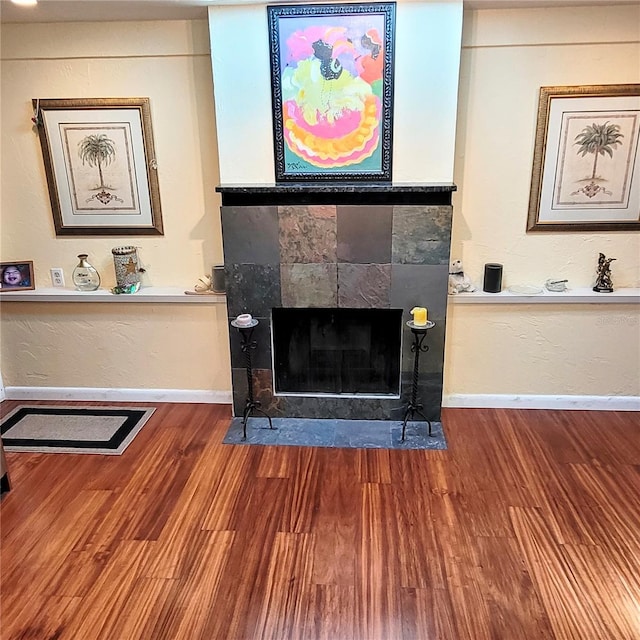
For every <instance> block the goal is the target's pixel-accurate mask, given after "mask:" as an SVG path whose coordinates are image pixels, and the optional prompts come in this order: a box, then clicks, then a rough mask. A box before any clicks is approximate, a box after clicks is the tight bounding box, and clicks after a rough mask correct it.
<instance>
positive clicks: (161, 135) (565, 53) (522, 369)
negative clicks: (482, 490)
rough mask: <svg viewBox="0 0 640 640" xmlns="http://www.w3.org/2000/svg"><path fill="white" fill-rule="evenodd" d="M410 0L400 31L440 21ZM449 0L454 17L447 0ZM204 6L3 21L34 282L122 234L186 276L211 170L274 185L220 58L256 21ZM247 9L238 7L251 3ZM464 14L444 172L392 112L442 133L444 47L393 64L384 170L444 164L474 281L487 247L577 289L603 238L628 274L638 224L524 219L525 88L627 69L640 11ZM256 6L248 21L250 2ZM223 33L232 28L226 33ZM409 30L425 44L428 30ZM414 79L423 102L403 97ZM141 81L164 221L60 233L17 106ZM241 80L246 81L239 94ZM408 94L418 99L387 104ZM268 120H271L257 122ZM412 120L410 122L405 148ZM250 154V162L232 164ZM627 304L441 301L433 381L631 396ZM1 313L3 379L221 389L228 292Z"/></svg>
mask: <svg viewBox="0 0 640 640" xmlns="http://www.w3.org/2000/svg"><path fill="white" fill-rule="evenodd" d="M414 4H415V6H414V5H412V6H411V7H409V6H408V4H405V3H401V4H400V5H399V7H398V25H399V26H398V33H399V34H400V38H399V40H400V39H401V36H402V33H403V32H401V31H400V25H401V24H402V22H401V21H402V20H404V23H405V26H407V23H409V26H410V27H411V28H413V30H414V31H415V32H417V33H420V27H424V29H426V30H427V31H428V30H429V29H433V30H436V31H439V29H440V28H441V27H439V28H436V26H437V24H438V22H437V20H436V22H435V23H434V22H432V21H431V19H430V18H428V15H427V14H425V15H424V16H423V18H421V19H420V20H418V14H420V15H422V14H421V12H422V11H424V12H426V11H427V10H428V8H429V7H432V8H433V7H437V6H438V3H433V4H432V3H414ZM434 10H435V9H434ZM442 10H443V11H447V10H448V9H447V7H446V6H444V7H443V8H442ZM450 10H451V11H452V14H453V15H452V17H451V20H452V23H451V24H455V21H456V20H459V13H457V12H458V11H459V3H454V5H453V6H452V8H451V9H450ZM213 11H214V15H213V18H214V19H213V21H212V26H211V32H210V33H209V30H208V28H207V25H206V23H204V22H170V23H154V22H149V23H125V24H110V23H100V24H99V25H97V24H96V25H87V24H49V25H2V33H1V37H2V39H1V46H2V62H1V65H2V66H1V69H0V71H1V80H0V81H1V86H0V88H1V90H2V93H1V96H0V99H1V107H2V112H1V121H0V125H1V131H0V133H1V138H2V148H1V151H0V162H1V163H2V174H1V182H0V188H1V194H0V204H1V207H0V225H1V236H2V240H1V242H2V244H1V245H0V249H1V252H0V253H1V258H2V260H11V259H21V260H22V259H33V260H34V262H35V266H36V279H37V282H38V283H44V284H46V283H47V279H48V270H49V268H50V267H51V266H62V267H64V269H65V275H66V276H67V280H69V278H70V271H71V269H72V268H73V266H74V264H75V260H76V258H75V256H76V255H77V253H79V252H80V251H87V252H88V253H89V254H90V256H91V257H92V258H93V260H94V263H95V264H96V266H97V267H98V268H99V269H100V270H101V272H102V274H103V276H105V279H106V282H105V284H106V285H109V284H111V283H112V282H113V274H112V273H111V271H110V270H111V268H112V266H111V265H112V261H111V254H110V250H111V247H113V246H115V245H116V244H123V243H125V242H126V243H127V244H128V243H129V242H131V241H133V243H135V244H137V245H138V246H141V247H142V249H141V256H142V258H143V259H144V260H145V263H146V265H147V266H148V267H149V279H150V281H151V282H152V283H153V284H157V285H167V286H169V285H175V286H184V287H185V288H191V286H192V285H193V282H194V281H195V278H197V277H198V276H199V275H201V273H203V272H204V271H205V270H206V269H208V267H209V266H210V265H211V264H214V263H217V262H220V260H221V258H222V247H221V237H220V227H219V204H220V202H219V198H218V197H217V196H216V194H215V186H216V185H217V184H219V183H220V182H227V183H234V182H235V183H240V182H272V181H273V169H272V146H271V138H270V136H271V134H270V131H271V122H270V114H269V109H270V94H269V89H268V87H267V88H266V89H265V86H264V84H263V86H262V89H261V91H262V92H263V95H262V98H261V102H260V104H261V105H262V106H261V107H260V109H259V112H258V114H257V117H258V118H259V120H258V121H259V122H261V123H262V124H261V125H260V127H259V129H260V130H259V131H256V130H255V129H254V130H253V132H252V134H251V136H250V137H247V138H246V139H243V138H242V136H243V133H244V131H245V126H250V125H251V122H252V121H251V120H247V119H246V118H240V119H239V121H238V122H237V123H236V124H233V121H232V119H233V116H234V113H233V111H234V109H235V108H236V107H235V105H234V103H233V101H232V102H229V103H228V102H227V100H226V98H224V95H222V94H221V91H222V88H223V87H224V85H225V83H227V87H228V86H229V84H230V83H231V82H232V81H233V79H234V78H235V79H237V81H238V82H244V78H243V76H242V73H243V67H240V68H239V69H238V68H236V71H235V74H231V75H229V74H227V76H228V77H227V76H225V73H226V72H227V71H230V67H229V65H231V66H233V63H234V62H235V61H236V60H239V61H240V62H243V60H242V58H241V56H242V55H243V53H242V50H243V47H244V46H245V45H246V44H247V43H250V42H252V40H251V39H250V38H245V37H244V35H245V34H246V33H247V32H246V30H245V26H250V25H251V24H253V27H252V29H255V28H257V22H251V21H248V22H247V25H245V24H244V22H243V19H242V17H243V16H244V15H245V13H244V12H245V9H240V8H235V9H234V8H227V9H224V8H220V9H215V10H213ZM257 11H258V10H257V9H256V8H255V7H247V8H246V12H247V13H248V14H252V13H254V12H257ZM261 11H262V9H260V12H261ZM218 12H220V13H218ZM410 12H414V13H410ZM220 15H222V16H228V17H229V19H230V20H232V19H233V20H236V23H237V24H238V26H239V27H240V31H239V32H240V33H242V34H243V37H242V45H239V44H237V42H236V44H234V46H233V47H232V48H231V49H230V50H229V54H228V56H226V57H225V56H223V53H222V51H221V49H220V48H219V47H218V46H217V44H216V46H214V49H215V51H214V60H213V65H214V66H213V68H214V72H215V73H216V87H215V88H216V97H215V100H216V107H217V112H216V111H214V100H213V88H214V87H213V84H212V78H211V60H210V58H209V55H208V49H209V38H210V37H214V38H215V40H216V42H217V41H218V36H217V35H216V29H218V27H219V22H218V18H219V16H220ZM409 15H411V16H413V17H412V19H411V20H407V18H408V16H409ZM464 18H465V24H464V31H463V38H464V44H463V49H462V57H461V79H460V92H459V101H458V110H457V117H458V129H457V135H456V141H455V170H452V167H453V157H452V156H451V155H449V154H453V149H454V146H453V145H452V147H451V151H448V149H444V150H443V149H441V148H438V147H436V146H435V145H434V144H428V141H426V140H425V139H424V130H423V129H422V128H421V126H420V125H417V126H413V128H411V127H409V126H408V125H407V123H408V122H413V120H414V119H416V120H417V121H418V122H419V116H420V114H421V113H422V112H424V111H425V110H427V109H430V108H432V107H431V105H432V104H435V101H437V100H440V101H441V104H440V105H439V107H438V109H441V110H442V111H447V113H443V114H441V116H442V119H440V117H439V116H435V115H431V116H430V117H429V118H427V120H428V124H429V126H430V127H431V128H430V129H429V130H430V131H431V132H432V133H433V134H434V135H435V134H436V133H437V130H439V129H441V128H442V129H443V131H444V132H445V133H443V137H446V138H447V139H450V138H451V133H450V131H451V130H452V127H453V123H452V121H453V119H454V117H453V115H452V113H451V112H455V107H453V106H451V105H452V104H455V98H453V93H452V91H453V89H452V88H451V83H449V82H447V83H446V85H445V91H444V93H443V94H440V93H439V84H438V82H436V79H435V78H436V75H437V73H438V70H439V69H440V68H443V69H447V68H448V69H450V70H451V72H452V73H453V69H454V68H455V67H456V65H455V63H454V62H451V59H450V63H447V64H445V65H444V66H443V67H441V66H440V65H442V64H443V60H442V59H441V57H440V56H438V55H437V54H435V53H434V54H432V55H431V54H430V55H429V56H428V59H423V60H422V61H421V63H420V64H417V63H416V64H415V65H414V66H412V67H407V69H406V70H403V69H400V68H397V72H396V78H397V83H398V84H397V85H396V91H397V93H396V100H395V105H396V113H395V136H396V142H397V145H398V146H397V147H396V149H395V156H394V170H396V171H398V172H402V175H401V176H400V175H397V174H395V172H394V179H395V180H396V181H399V180H400V181H420V182H422V181H439V180H441V181H448V180H450V179H451V174H452V175H453V181H454V182H456V183H457V185H458V187H459V191H458V193H457V194H456V195H455V197H454V234H453V243H452V250H453V254H454V255H455V256H460V257H462V258H463V259H464V262H465V265H466V267H467V271H469V272H470V273H471V274H472V276H473V277H474V278H475V279H476V280H478V279H479V277H480V274H481V270H482V265H483V264H484V262H487V261H494V260H497V261H501V262H503V263H504V264H505V282H506V284H513V283H519V282H524V281H532V282H540V281H542V280H544V279H545V278H546V277H548V276H549V275H552V274H553V275H555V274H562V275H563V276H564V277H568V278H569V279H570V283H571V284H572V285H574V286H580V285H583V286H586V285H587V284H589V282H590V281H591V280H592V278H593V276H594V266H595V263H594V256H595V254H596V252H598V251H604V252H605V253H607V255H611V256H615V257H617V258H618V260H617V261H616V262H615V263H614V270H613V275H614V281H615V283H616V284H617V285H619V286H625V285H626V286H638V285H639V284H640V271H639V270H640V259H639V257H638V256H639V253H640V251H639V245H638V241H639V235H638V234H631V233H602V234H595V233H579V234H567V233H562V234H559V233H552V234H527V233H525V228H526V216H527V205H528V194H529V183H530V176H531V164H532V158H533V137H534V134H535V121H536V106H537V96H538V89H539V87H540V86H541V85H552V84H558V85H572V84H596V83H623V82H624V83H627V82H639V81H640V69H639V66H640V45H639V42H640V35H639V29H640V27H639V24H640V15H639V14H638V7H620V6H609V7H601V8H588V7H583V8H572V9H534V10H510V11H506V10H505V11H479V12H467V13H465V16H464ZM225 19H226V17H225ZM252 20H254V21H256V20H258V17H257V14H256V15H253V16H252ZM265 20H266V18H265ZM423 23H424V24H423ZM229 24H230V23H229ZM452 28H453V27H452ZM265 29H266V24H265ZM253 32H254V33H255V31H253ZM223 37H224V34H220V38H223ZM261 37H263V38H265V40H264V43H263V44H262V45H259V44H256V47H258V48H260V51H261V54H260V55H258V56H257V58H252V59H251V60H250V62H252V64H255V65H257V68H259V69H260V74H261V77H262V78H263V80H264V78H268V64H267V61H266V57H267V56H266V46H267V42H266V31H265V32H264V33H262V36H261ZM415 37H417V36H415ZM452 38H453V36H452ZM227 39H228V40H229V39H231V40H233V34H232V35H231V36H230V37H228V38H227ZM459 39H460V36H459V34H458V35H457V36H456V37H455V38H453V40H454V41H453V42H452V43H450V47H451V49H452V48H453V47H454V46H455V47H458V45H459ZM236 41H237V38H236ZM407 44H408V41H407ZM419 44H420V45H421V46H422V47H427V48H428V47H430V46H432V41H431V40H430V39H429V40H427V39H425V40H424V41H422V42H421V43H419ZM247 46H248V45H247ZM399 46H400V44H399ZM417 48H418V49H420V47H417ZM451 49H448V51H451ZM405 51H408V49H405ZM254 53H256V52H254ZM403 55H404V54H403ZM403 55H400V53H399V59H398V60H397V65H400V64H402V65H404V64H405V62H403ZM416 55H421V54H420V53H416ZM238 56H240V58H238ZM223 62H224V63H225V64H223ZM244 62H248V61H246V60H244ZM410 63H411V61H408V62H407V64H410ZM221 66H222V70H220V67H221ZM236 67H237V65H236ZM225 68H226V71H225ZM422 68H424V69H425V74H426V75H424V76H423V74H422V73H421V69H422ZM409 69H413V72H410V71H409ZM219 71H220V72H221V74H222V75H221V76H220V83H221V84H220V85H218V72H219ZM425 77H427V78H429V82H426V81H424V78H425ZM431 80H433V82H431ZM452 82H453V81H452ZM409 86H412V87H413V90H414V91H416V95H419V96H420V100H419V101H415V102H412V101H411V100H410V99H409V104H406V100H407V98H406V91H405V89H406V88H407V87H409ZM265 91H266V100H267V102H264V99H265V95H264V92H265ZM139 95H142V96H149V97H150V98H151V105H152V117H153V125H154V135H155V143H156V149H157V152H158V158H159V163H160V164H159V177H160V191H161V198H162V207H163V217H164V222H165V236H163V237H161V238H106V239H105V238H78V239H75V238H63V239H58V238H56V237H55V234H54V230H53V222H52V219H51V211H50V206H49V202H48V193H47V186H46V178H45V175H44V170H43V168H42V157H41V152H40V148H39V146H38V140H37V136H36V134H35V133H34V131H33V129H32V126H31V122H30V117H31V113H30V109H31V107H30V104H31V98H32V97H34V96H41V97H50V98H51V97H75V96H77V97H99V96H112V97H115V96H139ZM253 95H254V92H253V90H251V89H250V88H245V89H244V90H243V94H242V95H241V96H239V99H240V101H242V100H246V98H247V97H253ZM439 95H441V96H443V97H442V98H439V97H438V96H439ZM452 100H453V102H452ZM447 105H449V106H447ZM238 108H240V107H238ZM434 108H435V107H434ZM403 110H408V111H409V112H410V113H413V115H412V116H411V117H409V116H407V115H402V117H400V116H399V113H400V114H402V113H403ZM449 110H450V112H449ZM265 113H266V114H267V115H266V116H265ZM216 117H217V119H218V124H219V126H218V130H219V136H220V138H221V139H220V149H221V150H220V157H221V159H222V161H223V165H224V167H223V169H222V170H221V172H219V171H218V158H217V154H216V146H217V143H218V141H217V139H216ZM260 118H261V119H262V120H260ZM265 118H266V121H265ZM229 119H231V121H229ZM434 122H435V129H436V131H434V130H433V126H434V125H433V123H434ZM221 123H224V126H221ZM405 125H407V127H406V128H405ZM234 127H235V129H234ZM264 132H267V134H268V135H267V136H266V137H262V138H260V137H259V136H260V135H261V133H264ZM421 133H422V136H420V134H421ZM414 135H415V136H418V137H417V138H416V141H417V142H416V143H415V145H413V146H412V145H411V139H412V136H414ZM223 136H224V137H223ZM256 136H258V138H256ZM418 141H419V142H418ZM442 144H444V143H443V142H442V140H440V139H439V141H438V145H439V146H442ZM247 149H250V150H251V153H250V154H248V153H247ZM402 149H404V150H405V151H401V150H402ZM441 152H442V153H443V154H444V155H443V156H442V158H443V164H442V165H439V164H438V160H439V158H440V153H441ZM256 154H257V155H256ZM254 163H255V168H253V165H254ZM245 165H246V168H247V169H246V170H247V171H248V172H249V173H248V174H245V173H244V172H242V171H240V169H239V167H242V166H245ZM636 309H637V307H626V306H618V305H607V306H606V307H605V306H602V307H599V306H568V305H567V306H564V307H555V306H544V307H540V306H533V305H523V306H514V307H505V306H501V307H497V306H481V307H480V306H472V305H459V306H455V305H450V308H449V316H448V326H447V352H446V361H445V391H446V393H448V394H449V395H450V396H455V395H460V394H461V395H467V396H468V395H474V394H546V395H554V394H572V395H575V396H581V395H599V396H607V395H639V393H640V390H639V389H638V385H639V383H638V380H639V379H640V375H639V374H640V320H639V318H638V312H637V310H636ZM1 311H2V318H1V321H2V324H1V327H0V340H1V341H2V345H1V349H0V352H1V356H0V370H1V371H2V375H3V378H4V384H5V386H6V387H7V388H8V389H10V388H11V387H15V386H16V385H18V386H35V387H64V386H77V385H80V386H85V387H94V388H96V387H97V388H106V387H115V388H145V387H146V388H150V389H154V388H165V389H166V388H169V389H187V390H189V389H194V390H197V389H204V390H211V391H214V390H226V391H228V390H229V388H230V380H229V371H230V364H229V359H228V358H229V356H228V347H227V325H226V319H225V316H226V309H225V308H224V307H223V306H219V305H218V306H213V305H211V306H209V305H205V306H199V305H188V306H184V307H174V306H172V305H168V306H164V305H158V306H154V305H149V304H144V305H142V304H141V305H118V304H114V305H100V304H91V305H75V304H50V303H4V304H3V305H2V310H1Z"/></svg>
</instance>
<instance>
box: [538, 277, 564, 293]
mask: <svg viewBox="0 0 640 640" xmlns="http://www.w3.org/2000/svg"><path fill="white" fill-rule="evenodd" d="M567 282H568V280H547V281H546V282H545V283H544V286H545V287H546V289H547V291H555V292H557V293H562V292H563V291H566V290H567V289H568V288H569V287H567Z"/></svg>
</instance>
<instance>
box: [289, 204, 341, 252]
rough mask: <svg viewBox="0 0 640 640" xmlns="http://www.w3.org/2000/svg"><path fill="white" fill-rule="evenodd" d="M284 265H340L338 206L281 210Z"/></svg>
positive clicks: (310, 206) (300, 207)
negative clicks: (338, 258)
mask: <svg viewBox="0 0 640 640" xmlns="http://www.w3.org/2000/svg"><path fill="white" fill-rule="evenodd" d="M278 219H279V243H280V262H282V263H287V264H289V263H291V264H296V263H303V264H307V263H320V262H336V255H337V249H336V246H337V240H336V207H335V206H333V205H330V206H313V205H308V206H307V205H300V206H290V207H284V206H283V207H279V208H278Z"/></svg>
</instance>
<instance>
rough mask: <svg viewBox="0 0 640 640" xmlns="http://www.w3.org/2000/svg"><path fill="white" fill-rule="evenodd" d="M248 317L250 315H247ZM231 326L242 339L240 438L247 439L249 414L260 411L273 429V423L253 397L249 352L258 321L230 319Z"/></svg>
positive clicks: (253, 345)
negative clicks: (243, 374)
mask: <svg viewBox="0 0 640 640" xmlns="http://www.w3.org/2000/svg"><path fill="white" fill-rule="evenodd" d="M249 317H250V316H249ZM231 326H233V327H235V328H236V329H237V330H238V331H239V332H240V338H241V340H242V342H241V344H240V349H241V350H242V353H244V357H245V368H246V370H247V401H246V404H245V407H244V411H243V412H242V439H243V440H246V439H247V421H248V420H249V416H251V414H252V413H253V412H254V411H255V412H257V413H261V414H262V415H263V416H264V417H265V418H267V420H268V421H269V429H273V423H272V422H271V417H270V416H268V415H267V414H266V413H265V412H264V411H263V410H262V409H261V408H260V402H259V401H258V400H256V399H255V397H254V394H253V368H252V365H251V352H252V351H254V350H255V349H256V347H257V346H258V343H257V341H256V340H252V338H253V330H254V329H255V328H256V327H257V326H258V321H257V320H256V319H255V318H251V317H250V322H249V324H246V325H245V324H239V323H238V320H237V319H236V320H232V321H231Z"/></svg>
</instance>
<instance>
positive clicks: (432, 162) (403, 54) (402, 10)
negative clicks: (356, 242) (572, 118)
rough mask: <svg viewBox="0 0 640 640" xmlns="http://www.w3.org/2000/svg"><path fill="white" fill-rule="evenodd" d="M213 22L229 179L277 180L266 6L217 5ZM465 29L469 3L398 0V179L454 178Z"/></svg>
mask: <svg viewBox="0 0 640 640" xmlns="http://www.w3.org/2000/svg"><path fill="white" fill-rule="evenodd" d="M209 23H210V32H211V58H212V65H213V76H214V91H215V101H216V120H217V127H218V150H219V154H220V179H221V182H222V184H265V183H266V184H270V183H273V182H274V179H275V174H274V160H273V135H272V118H271V113H272V110H271V79H270V73H271V72H270V67H269V56H268V51H269V37H268V26H267V11H266V4H255V5H249V6H246V5H245V6H222V7H214V6H212V7H209ZM461 29H462V2H429V3H426V2H398V4H397V9H396V51H395V65H394V76H395V80H394V84H395V92H394V128H393V181H394V182H395V183H403V182H451V181H452V180H453V159H454V141H455V128H456V121H455V116H456V103H457V94H458V68H459V64H460V39H461ZM239 33H242V44H240V43H239V42H238V34H239Z"/></svg>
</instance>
